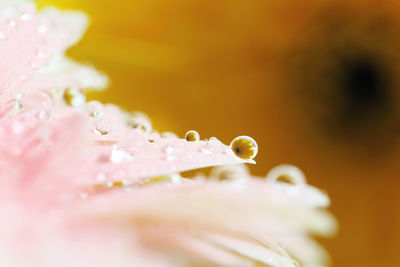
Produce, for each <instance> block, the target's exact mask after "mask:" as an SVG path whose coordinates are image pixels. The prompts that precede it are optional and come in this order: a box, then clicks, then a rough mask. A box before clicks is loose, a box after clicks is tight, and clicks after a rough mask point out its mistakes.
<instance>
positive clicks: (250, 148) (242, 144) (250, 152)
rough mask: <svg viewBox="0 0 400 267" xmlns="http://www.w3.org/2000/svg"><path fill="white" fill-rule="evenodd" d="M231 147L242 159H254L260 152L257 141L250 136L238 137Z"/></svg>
mask: <svg viewBox="0 0 400 267" xmlns="http://www.w3.org/2000/svg"><path fill="white" fill-rule="evenodd" d="M230 147H231V149H232V151H233V153H235V155H236V156H238V157H239V158H241V159H246V160H249V159H254V158H255V157H256V155H257V152H258V146H257V143H256V141H255V140H254V139H253V138H251V137H249V136H238V137H236V138H235V139H233V140H232V142H231V144H230Z"/></svg>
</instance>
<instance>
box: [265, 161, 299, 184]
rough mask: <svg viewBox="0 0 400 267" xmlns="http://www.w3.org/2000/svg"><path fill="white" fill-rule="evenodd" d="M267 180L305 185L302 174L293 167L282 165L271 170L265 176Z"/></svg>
mask: <svg viewBox="0 0 400 267" xmlns="http://www.w3.org/2000/svg"><path fill="white" fill-rule="evenodd" d="M267 180H270V181H273V182H282V183H287V184H291V185H300V184H305V183H306V179H305V176H304V173H303V172H302V171H301V170H300V169H299V168H297V167H296V166H293V165H287V164H282V165H279V166H276V167H274V168H272V169H271V170H270V171H269V173H268V174H267Z"/></svg>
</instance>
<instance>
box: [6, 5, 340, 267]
mask: <svg viewBox="0 0 400 267" xmlns="http://www.w3.org/2000/svg"><path fill="white" fill-rule="evenodd" d="M19 2H23V3H19ZM0 3H1V4H0V55H1V58H2V62H1V64H0V85H1V87H0V169H1V179H0V183H1V184H0V185H1V186H0V199H1V204H0V212H1V214H2V215H3V216H2V218H1V219H0V266H13V267H22V266H44V267H46V266H98V267H99V266H119V267H123V266H193V265H195V266H205V265H207V266H208V265H209V266H215V265H222V266H263V265H264V266H274V267H278V266H299V265H300V264H301V265H304V266H306V265H307V264H310V265H311V264H323V263H324V262H326V259H327V256H326V254H325V252H324V251H323V250H322V248H320V247H319V246H318V245H317V244H316V243H315V242H314V241H313V240H312V239H311V238H310V234H317V235H329V234H332V233H333V232H334V231H335V220H334V218H333V217H332V216H331V215H330V214H329V213H328V212H327V211H326V210H325V209H324V208H326V207H327V206H328V205H329V198H328V197H327V196H326V195H325V194H324V193H322V192H321V191H319V190H318V189H316V188H314V187H311V186H309V185H307V184H306V182H305V179H304V177H303V175H302V173H301V171H300V170H298V169H297V168H295V167H292V166H286V165H285V166H280V167H278V168H276V169H274V170H272V171H271V172H270V173H269V174H268V176H267V178H266V179H264V178H260V177H253V176H251V175H250V174H249V173H248V171H247V169H246V167H245V165H243V164H244V163H254V160H253V158H254V156H255V155H256V154H257V145H256V144H255V142H254V141H253V140H252V139H250V138H247V137H239V138H238V139H235V140H234V141H233V142H232V144H231V146H230V147H229V146H226V145H224V144H222V143H221V142H220V141H219V140H217V139H216V138H211V139H210V140H208V141H203V140H199V136H198V134H197V133H196V132H193V131H192V132H189V133H188V134H187V136H186V139H179V138H177V137H176V136H174V135H173V134H171V133H164V134H161V135H160V134H158V133H157V132H156V131H153V129H152V128H151V127H152V126H151V123H150V121H149V120H148V118H147V117H146V116H145V115H143V114H138V113H136V114H132V113H128V112H125V111H123V110H121V109H119V108H118V107H117V106H114V105H103V104H101V103H99V102H95V101H92V102H88V103H86V101H85V97H84V92H83V91H82V90H83V89H82V88H102V87H104V86H105V85H106V83H107V78H106V77H105V76H103V75H102V74H99V73H98V72H96V71H95V70H93V69H92V68H91V67H88V66H83V65H80V64H77V63H75V62H73V61H72V60H70V59H67V58H66V57H65V56H64V51H65V49H66V48H67V47H69V46H70V45H72V44H74V43H75V42H76V41H77V40H78V39H79V38H80V36H81V35H82V32H83V29H84V28H85V27H86V24H87V21H86V18H85V16H84V15H82V14H81V13H75V12H61V11H58V10H57V9H54V8H49V9H44V10H42V11H40V12H36V11H35V7H34V5H33V4H32V3H29V2H28V3H26V1H12V0H9V1H2V2H0ZM210 166H219V167H214V168H213V169H212V171H211V173H210V175H209V177H206V176H205V175H203V174H199V175H198V176H197V177H195V178H191V179H188V178H184V177H182V176H181V175H180V174H179V173H181V172H182V171H186V170H192V169H197V168H202V167H210ZM282 177H286V179H288V180H287V181H286V182H282V181H281V180H282ZM307 266H308V265H307Z"/></svg>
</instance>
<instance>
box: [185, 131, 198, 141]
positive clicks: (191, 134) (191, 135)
mask: <svg viewBox="0 0 400 267" xmlns="http://www.w3.org/2000/svg"><path fill="white" fill-rule="evenodd" d="M185 139H186V141H188V142H197V141H199V140H200V135H199V133H198V132H196V131H194V130H190V131H188V132H187V133H186V134H185Z"/></svg>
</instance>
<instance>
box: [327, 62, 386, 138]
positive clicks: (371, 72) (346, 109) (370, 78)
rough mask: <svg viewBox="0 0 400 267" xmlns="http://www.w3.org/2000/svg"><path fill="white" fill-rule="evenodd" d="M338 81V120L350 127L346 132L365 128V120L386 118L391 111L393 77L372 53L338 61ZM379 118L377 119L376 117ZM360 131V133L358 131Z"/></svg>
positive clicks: (373, 120) (366, 124)
mask: <svg viewBox="0 0 400 267" xmlns="http://www.w3.org/2000/svg"><path fill="white" fill-rule="evenodd" d="M336 72H337V73H338V77H337V81H336V82H337V84H335V85H334V88H335V87H336V89H337V90H338V96H339V97H338V98H337V99H336V100H335V101H339V105H338V106H339V108H338V110H336V111H334V112H336V115H337V120H336V123H335V124H338V125H336V126H337V127H340V124H342V126H343V127H345V129H346V130H347V131H345V132H344V134H357V131H363V129H362V128H363V124H365V125H364V126H365V127H367V126H368V124H370V123H377V125H376V126H378V125H379V124H380V123H379V120H385V118H384V116H390V114H385V113H387V112H388V111H389V107H390V105H391V103H390V102H391V101H390V90H392V89H393V88H391V87H390V84H391V81H390V78H389V77H388V75H387V73H385V68H384V66H382V65H381V64H380V63H379V62H378V61H377V60H374V59H373V58H372V57H371V55H368V54H367V55H364V56H358V57H355V58H352V59H350V60H347V59H346V60H344V61H343V62H340V59H339V64H338V65H337V70H336ZM376 119H378V121H375V120H376ZM358 134H360V133H358Z"/></svg>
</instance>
